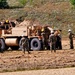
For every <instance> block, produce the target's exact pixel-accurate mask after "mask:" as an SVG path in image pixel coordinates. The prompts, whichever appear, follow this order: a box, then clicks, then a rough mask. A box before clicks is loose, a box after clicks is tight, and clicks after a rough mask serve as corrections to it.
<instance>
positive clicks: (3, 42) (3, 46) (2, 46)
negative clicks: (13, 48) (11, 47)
mask: <svg viewBox="0 0 75 75" xmlns="http://www.w3.org/2000/svg"><path fill="white" fill-rule="evenodd" d="M0 42H1V50H0V51H1V52H3V51H4V50H5V41H4V40H3V39H0Z"/></svg>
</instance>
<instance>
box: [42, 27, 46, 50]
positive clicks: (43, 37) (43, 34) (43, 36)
mask: <svg viewBox="0 0 75 75" xmlns="http://www.w3.org/2000/svg"><path fill="white" fill-rule="evenodd" d="M41 31H42V33H41V36H42V43H43V49H45V32H44V28H43V29H42V30H41Z"/></svg>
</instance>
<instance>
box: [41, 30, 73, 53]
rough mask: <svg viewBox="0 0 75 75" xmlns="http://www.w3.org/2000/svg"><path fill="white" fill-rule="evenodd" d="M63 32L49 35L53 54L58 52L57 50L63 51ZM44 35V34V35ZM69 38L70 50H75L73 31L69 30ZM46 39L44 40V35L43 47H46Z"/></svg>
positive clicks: (53, 32) (52, 32) (54, 32)
mask: <svg viewBox="0 0 75 75" xmlns="http://www.w3.org/2000/svg"><path fill="white" fill-rule="evenodd" d="M60 32H61V31H54V30H52V31H51V34H50V35H49V41H48V42H49V44H48V45H49V48H48V49H50V50H51V52H52V51H53V50H54V52H56V50H61V49H62V37H61V33H60ZM43 34H44V33H43ZM68 37H69V41H70V49H74V46H73V37H74V34H73V33H72V31H71V29H69V30H68ZM45 40H46V39H44V35H43V39H42V41H43V46H45V44H44V41H45Z"/></svg>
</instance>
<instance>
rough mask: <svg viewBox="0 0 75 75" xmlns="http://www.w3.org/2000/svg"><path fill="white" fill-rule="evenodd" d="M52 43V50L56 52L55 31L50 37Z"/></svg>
mask: <svg viewBox="0 0 75 75" xmlns="http://www.w3.org/2000/svg"><path fill="white" fill-rule="evenodd" d="M49 41H50V50H51V52H52V50H54V52H56V35H55V34H54V31H51V35H50V36H49Z"/></svg>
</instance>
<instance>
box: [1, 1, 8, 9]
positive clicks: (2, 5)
mask: <svg viewBox="0 0 75 75" xmlns="http://www.w3.org/2000/svg"><path fill="white" fill-rule="evenodd" d="M8 7H9V6H8V3H7V0H0V8H8Z"/></svg>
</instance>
